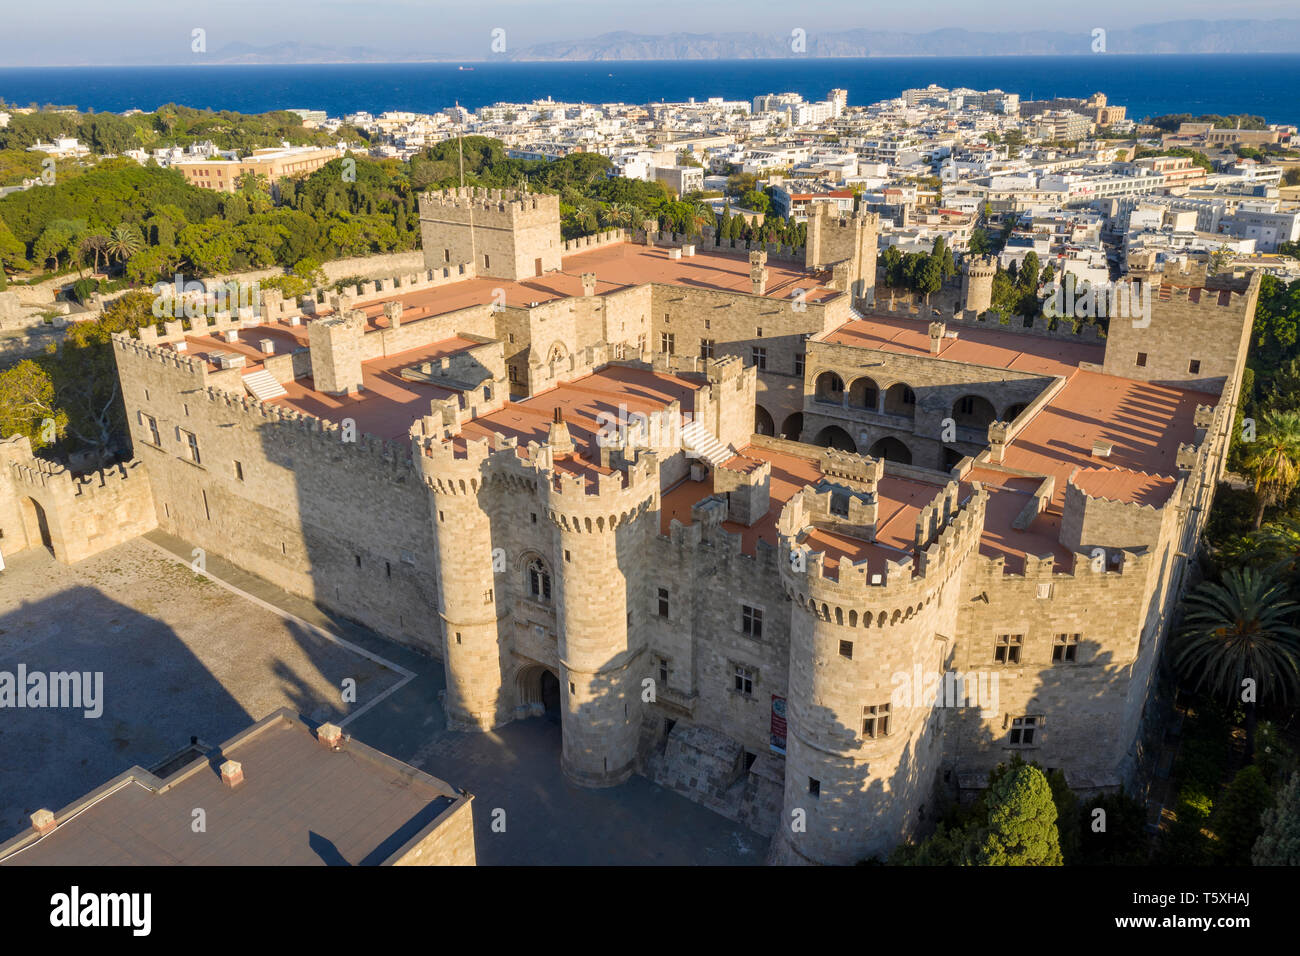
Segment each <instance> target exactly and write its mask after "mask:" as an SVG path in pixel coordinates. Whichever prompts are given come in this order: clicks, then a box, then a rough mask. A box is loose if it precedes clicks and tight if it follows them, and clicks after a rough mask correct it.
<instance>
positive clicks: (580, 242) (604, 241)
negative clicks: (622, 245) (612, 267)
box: [564, 229, 632, 255]
mask: <svg viewBox="0 0 1300 956" xmlns="http://www.w3.org/2000/svg"><path fill="white" fill-rule="evenodd" d="M631 238H632V237H631V233H629V232H628V231H627V230H626V229H607V230H605V231H604V232H598V233H596V234H595V235H594V236H578V237H577V238H576V239H565V240H564V253H565V255H568V254H569V253H573V252H586V251H587V250H588V249H597V248H599V247H601V246H609V245H613V244H614V243H618V242H629V241H631Z"/></svg>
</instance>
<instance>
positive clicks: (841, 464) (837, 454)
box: [818, 448, 885, 493]
mask: <svg viewBox="0 0 1300 956" xmlns="http://www.w3.org/2000/svg"><path fill="white" fill-rule="evenodd" d="M818 464H819V466H820V467H821V471H822V474H823V475H826V476H828V477H833V478H845V479H847V480H849V481H855V482H861V483H862V484H864V485H866V486H867V487H866V490H867V491H868V492H872V493H874V492H875V490H876V485H877V484H879V482H880V479H881V478H883V477H884V476H885V460H884V459H883V458H870V457H868V456H867V455H860V454H857V453H856V452H851V451H840V450H839V449H838V448H823V449H822V452H821V455H820V457H819V460H818Z"/></svg>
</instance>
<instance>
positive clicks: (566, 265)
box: [355, 242, 840, 328]
mask: <svg viewBox="0 0 1300 956" xmlns="http://www.w3.org/2000/svg"><path fill="white" fill-rule="evenodd" d="M696 248H697V250H700V251H698V252H697V253H696V254H695V255H694V256H690V257H687V258H682V259H670V258H669V256H668V250H667V249H663V248H659V247H657V246H656V247H647V246H641V245H633V244H632V243H629V242H615V243H611V244H609V245H605V246H600V247H598V248H595V249H589V250H587V251H585V252H579V253H574V254H573V255H569V256H565V257H564V260H563V262H562V263H561V268H560V270H559V271H557V272H547V273H545V274H543V275H541V276H538V277H537V278H534V279H522V280H520V281H517V282H508V281H506V280H504V279H492V278H476V279H466V280H464V281H462V282H452V283H448V284H446V285H441V286H436V287H434V288H432V289H421V290H419V291H416V292H411V293H407V294H405V295H398V296H391V295H390V296H385V297H384V299H385V300H388V299H393V298H397V299H399V300H400V301H401V302H402V321H403V323H406V322H411V321H413V320H416V319H423V318H427V317H429V316H431V315H443V314H445V313H448V312H454V311H456V310H458V309H464V308H468V307H470V306H473V305H483V304H486V303H489V302H492V301H493V300H494V297H495V294H496V290H498V289H503V290H505V304H506V305H508V306H512V307H521V306H528V305H529V304H531V303H534V302H537V303H542V302H553V301H555V300H557V299H565V298H571V297H574V296H580V295H582V275H583V273H584V272H594V273H595V274H596V294H597V295H602V294H604V293H606V292H614V291H616V290H618V289H625V288H630V287H632V286H638V285H644V284H646V283H647V282H660V283H665V284H670V285H680V286H685V287H688V288H698V289H718V290H724V291H730V292H744V293H746V294H748V293H749V292H750V282H749V260H748V258H746V257H745V256H744V255H739V256H737V255H730V256H728V255H720V254H718V253H710V252H708V251H705V247H704V246H697V247H696ZM767 274H768V279H767V288H766V294H767V295H768V296H770V297H775V298H788V297H789V295H790V293H791V291H792V290H794V289H803V290H805V292H806V293H807V301H809V302H821V301H823V300H824V299H828V298H831V297H833V296H836V295H839V294H840V293H838V292H835V291H834V290H832V289H827V288H825V287H824V285H823V283H824V282H825V281H826V279H827V278H828V277H827V276H824V275H820V274H815V273H808V272H805V271H804V270H802V269H797V268H790V267H789V266H783V265H779V264H777V263H774V262H770V263H768V265H767ZM383 301H384V300H381V299H378V298H374V299H367V300H366V302H364V303H359V304H357V305H356V306H355V307H356V308H359V309H361V310H362V311H363V312H365V313H366V316H367V318H368V319H369V320H370V323H371V326H372V327H374V328H383V327H386V326H387V324H388V321H387V319H385V318H383V304H382V303H383Z"/></svg>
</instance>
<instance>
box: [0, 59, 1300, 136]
mask: <svg viewBox="0 0 1300 956" xmlns="http://www.w3.org/2000/svg"><path fill="white" fill-rule="evenodd" d="M462 66H463V67H464V68H463V69H462V68H461V67H462ZM471 67H472V69H471ZM930 83H938V84H940V85H942V86H949V87H952V86H967V87H972V88H974V89H980V90H983V89H991V88H995V87H996V88H1000V89H1003V90H1006V91H1007V92H1011V93H1019V94H1020V95H1021V97H1022V98H1024V99H1029V98H1037V99H1044V98H1048V97H1052V96H1087V95H1089V94H1091V93H1094V92H1096V91H1101V92H1103V93H1105V94H1106V95H1107V96H1108V97H1109V98H1110V101H1111V102H1112V103H1117V104H1122V105H1124V106H1127V107H1128V111H1129V116H1130V117H1132V118H1135V119H1142V118H1144V117H1148V116H1157V115H1160V114H1164V113H1193V114H1200V113H1221V114H1226V113H1250V114H1254V115H1259V116H1263V117H1265V118H1266V119H1267V120H1268V121H1269V122H1274V123H1293V124H1300V97H1297V96H1296V91H1297V90H1300V54H1259V55H1251V56H1244V55H1218V56H1174V55H1168V56H1119V55H1113V54H1098V55H1092V56H1042V57H952V58H939V57H907V58H893V57H872V58H865V59H785V60H676V61H602V62H547V63H512V62H504V61H503V62H477V63H465V64H455V63H384V64H321V65H307V66H212V65H197V64H196V65H191V66H153V67H148V66H130V67H50V68H27V67H24V68H12V67H10V68H0V99H3V100H5V101H7V102H10V103H15V104H18V105H27V104H29V103H39V104H46V103H53V104H57V105H61V106H76V107H78V108H79V109H82V110H87V109H93V110H97V111H112V112H121V111H122V110H126V109H131V108H137V109H142V110H146V111H152V110H153V109H155V108H156V107H158V106H160V105H162V104H164V103H168V102H173V103H179V104H181V105H184V106H191V107H198V108H204V107H206V108H212V109H229V110H238V111H240V112H244V113H260V112H264V111H266V110H272V109H285V108H306V109H321V110H325V111H326V112H327V113H328V114H329V115H331V116H340V115H342V114H344V113H351V112H355V111H358V110H367V111H369V112H372V113H379V112H382V111H384V110H413V111H416V112H423V113H428V112H435V111H437V110H440V109H444V108H446V107H449V106H452V105H454V104H456V103H459V104H460V105H461V106H464V107H466V108H468V109H477V108H479V107H481V106H487V105H490V104H492V103H497V102H501V101H507V102H520V101H523V102H528V101H531V100H534V99H539V98H545V97H548V96H549V97H552V98H554V99H556V100H568V101H585V102H592V103H602V102H604V103H608V102H624V103H651V102H658V101H660V100H667V101H670V102H671V101H682V100H687V99H689V98H691V97H695V98H696V99H706V98H708V97H710V96H721V97H724V98H726V99H752V98H753V97H754V96H756V95H758V94H761V93H769V92H784V91H787V90H792V91H795V92H798V93H802V94H803V95H804V96H805V97H806V98H809V99H822V98H824V97H825V96H826V93H827V91H828V90H830V89H831V88H833V87H842V88H844V89H846V90H848V93H849V103H850V105H863V104H867V103H873V102H876V101H878V100H882V99H888V98H890V97H894V96H897V95H898V94H899V93H900V92H901V91H902V90H904V89H906V88H908V87H915V86H926V85H928V84H930Z"/></svg>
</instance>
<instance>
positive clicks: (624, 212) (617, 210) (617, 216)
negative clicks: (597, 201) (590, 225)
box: [605, 202, 632, 227]
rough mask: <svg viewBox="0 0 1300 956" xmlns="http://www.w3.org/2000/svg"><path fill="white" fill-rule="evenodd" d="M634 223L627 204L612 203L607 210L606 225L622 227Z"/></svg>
mask: <svg viewBox="0 0 1300 956" xmlns="http://www.w3.org/2000/svg"><path fill="white" fill-rule="evenodd" d="M631 221H632V212H631V210H630V209H629V208H628V206H627V204H626V203H621V202H612V203H610V204H609V206H608V207H606V209H605V225H607V226H615V227H618V226H622V225H625V224H627V223H630V222H631Z"/></svg>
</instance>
